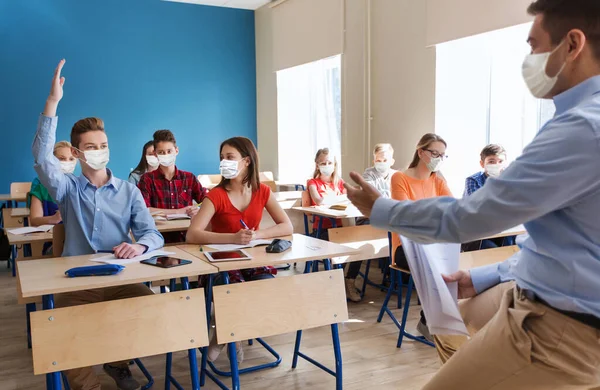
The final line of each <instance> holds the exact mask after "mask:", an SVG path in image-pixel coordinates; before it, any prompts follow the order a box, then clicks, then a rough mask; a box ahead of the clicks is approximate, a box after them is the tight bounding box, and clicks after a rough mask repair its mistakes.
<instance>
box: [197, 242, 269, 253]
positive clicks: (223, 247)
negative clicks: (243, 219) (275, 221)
mask: <svg viewBox="0 0 600 390" xmlns="http://www.w3.org/2000/svg"><path fill="white" fill-rule="evenodd" d="M272 242H273V240H252V241H250V242H249V243H248V244H246V245H237V244H207V245H206V246H207V247H209V248H212V249H214V250H217V251H235V250H238V249H244V248H254V247H255V246H261V245H271V243H272Z"/></svg>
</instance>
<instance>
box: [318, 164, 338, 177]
mask: <svg viewBox="0 0 600 390" xmlns="http://www.w3.org/2000/svg"><path fill="white" fill-rule="evenodd" d="M334 169H335V167H334V166H333V165H319V172H321V175H323V176H331V175H332V174H333V170H334Z"/></svg>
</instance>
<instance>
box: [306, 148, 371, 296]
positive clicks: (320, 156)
mask: <svg viewBox="0 0 600 390" xmlns="http://www.w3.org/2000/svg"><path fill="white" fill-rule="evenodd" d="M306 187H307V188H308V193H309V194H310V200H311V203H310V204H311V206H320V205H322V204H323V203H324V202H325V200H326V199H327V198H328V197H335V196H339V195H343V194H345V193H346V189H345V188H344V180H343V179H342V178H341V172H339V169H338V162H337V158H336V157H335V156H333V155H332V154H330V153H329V149H328V148H323V149H319V150H318V151H317V154H316V155H315V171H314V172H313V177H312V179H310V180H308V182H307V183H306ZM319 220H320V217H317V216H315V217H314V221H313V232H314V233H316V232H317V229H318V228H319ZM336 225H337V226H338V227H341V226H342V220H341V219H338V220H336ZM332 227H333V223H332V222H331V220H330V219H329V218H323V222H322V225H321V237H319V238H321V239H323V240H329V234H328V232H327V229H331V228H332ZM357 264H358V270H357V268H356V266H354V267H355V268H353V269H352V272H350V267H349V268H348V273H347V274H346V279H345V285H346V297H347V298H348V299H349V300H350V301H352V302H360V300H361V297H360V293H359V292H358V290H357V289H356V286H355V282H356V276H357V275H358V272H359V271H360V263H357Z"/></svg>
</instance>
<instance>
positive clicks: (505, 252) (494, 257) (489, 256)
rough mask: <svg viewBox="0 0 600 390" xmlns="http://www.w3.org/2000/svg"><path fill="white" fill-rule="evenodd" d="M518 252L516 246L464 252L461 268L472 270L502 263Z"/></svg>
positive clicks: (461, 258) (461, 255) (461, 256)
mask: <svg viewBox="0 0 600 390" xmlns="http://www.w3.org/2000/svg"><path fill="white" fill-rule="evenodd" d="M517 252H519V247H518V246H516V245H513V246H503V247H500V248H493V249H483V250H480V251H473V252H463V253H461V254H460V260H459V268H460V269H463V270H470V269H471V268H476V267H482V266H484V265H490V264H495V263H500V262H503V261H504V260H506V259H508V258H509V257H511V256H512V255H514V254H515V253H517Z"/></svg>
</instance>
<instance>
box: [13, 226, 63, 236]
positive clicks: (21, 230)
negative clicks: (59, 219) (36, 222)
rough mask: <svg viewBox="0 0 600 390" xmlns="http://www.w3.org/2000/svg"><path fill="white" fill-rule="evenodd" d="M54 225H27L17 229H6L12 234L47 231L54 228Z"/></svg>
mask: <svg viewBox="0 0 600 390" xmlns="http://www.w3.org/2000/svg"><path fill="white" fill-rule="evenodd" d="M53 227H54V225H41V226H38V227H33V226H27V227H22V228H16V229H7V230H6V231H7V232H9V233H12V234H29V233H45V232H48V231H50V230H52V228H53Z"/></svg>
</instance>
